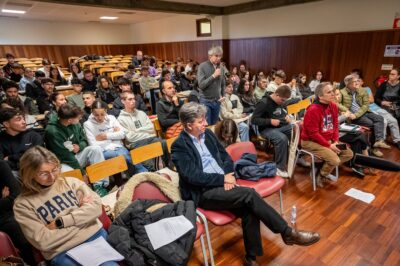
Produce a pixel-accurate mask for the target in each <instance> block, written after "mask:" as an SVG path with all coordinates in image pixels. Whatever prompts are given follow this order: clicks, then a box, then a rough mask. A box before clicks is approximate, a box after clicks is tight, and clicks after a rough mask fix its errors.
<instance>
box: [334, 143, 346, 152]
mask: <svg viewBox="0 0 400 266" xmlns="http://www.w3.org/2000/svg"><path fill="white" fill-rule="evenodd" d="M336 148H338V149H339V150H341V151H344V150H346V149H347V145H346V144H345V143H340V144H336Z"/></svg>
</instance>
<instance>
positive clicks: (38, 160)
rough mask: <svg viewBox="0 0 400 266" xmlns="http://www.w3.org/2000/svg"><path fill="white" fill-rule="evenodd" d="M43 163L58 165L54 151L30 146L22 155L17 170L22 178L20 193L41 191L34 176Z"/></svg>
mask: <svg viewBox="0 0 400 266" xmlns="http://www.w3.org/2000/svg"><path fill="white" fill-rule="evenodd" d="M44 163H50V164H54V165H55V166H57V167H60V161H59V160H58V158H57V157H56V156H55V155H54V153H52V152H51V151H49V150H47V149H45V148H43V147H41V146H35V147H32V148H30V149H29V150H27V151H26V152H25V153H24V155H22V157H21V160H20V170H19V171H20V175H21V179H22V189H21V190H22V191H21V194H23V195H26V194H35V193H39V192H40V191H41V186H40V185H39V184H38V183H37V182H36V181H35V176H36V175H37V174H38V171H39V169H40V167H41V166H42V164H44Z"/></svg>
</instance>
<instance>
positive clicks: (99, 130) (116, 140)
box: [83, 100, 148, 176]
mask: <svg viewBox="0 0 400 266" xmlns="http://www.w3.org/2000/svg"><path fill="white" fill-rule="evenodd" d="M107 109H108V106H107V104H106V103H105V102H103V101H101V100H96V101H94V102H93V105H92V114H91V115H90V116H89V118H88V120H87V121H86V122H85V123H84V124H83V127H84V128H85V132H86V138H87V140H88V142H89V145H90V146H92V145H96V146H100V147H101V148H102V150H103V154H104V158H105V159H110V158H114V157H117V156H120V155H123V156H124V157H125V160H126V163H127V164H128V175H129V176H132V175H134V174H135V173H141V172H148V170H147V169H146V168H145V167H144V166H143V165H142V164H137V165H133V164H132V159H131V155H130V154H129V151H128V150H127V149H126V148H125V147H124V146H123V144H122V140H123V139H124V138H125V132H124V129H123V127H122V126H121V125H120V124H119V122H118V120H117V119H116V118H115V117H114V116H113V115H108V114H107Z"/></svg>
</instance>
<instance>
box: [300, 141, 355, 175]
mask: <svg viewBox="0 0 400 266" xmlns="http://www.w3.org/2000/svg"><path fill="white" fill-rule="evenodd" d="M301 147H302V148H303V149H304V150H306V151H309V152H311V153H313V154H315V155H316V156H318V157H319V158H321V159H322V160H324V165H323V166H322V168H321V171H320V174H321V175H322V176H327V175H328V174H330V173H331V172H332V170H333V169H334V168H335V167H336V166H338V165H340V164H342V163H345V162H347V161H350V160H351V159H352V158H353V152H352V151H351V150H350V149H349V148H347V149H346V150H343V151H341V152H340V153H339V154H336V153H335V152H334V151H332V150H331V149H330V148H327V147H324V146H322V145H319V144H318V143H315V142H313V141H305V140H302V141H301Z"/></svg>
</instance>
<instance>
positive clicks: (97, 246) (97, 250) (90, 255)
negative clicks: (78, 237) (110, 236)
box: [67, 237, 124, 266]
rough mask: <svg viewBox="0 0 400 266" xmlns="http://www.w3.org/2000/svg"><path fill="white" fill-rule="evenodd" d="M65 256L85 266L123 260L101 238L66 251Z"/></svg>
mask: <svg viewBox="0 0 400 266" xmlns="http://www.w3.org/2000/svg"><path fill="white" fill-rule="evenodd" d="M67 255H68V256H70V257H71V258H73V259H74V260H75V261H77V262H78V263H80V264H81V265H85V266H98V265H100V264H102V263H104V262H106V261H120V260H123V259H124V257H123V256H122V255H121V254H119V253H118V251H116V250H115V249H114V248H113V247H112V246H110V244H108V243H107V241H106V240H105V239H104V238H103V237H98V238H96V239H95V240H93V241H90V242H87V243H83V244H81V245H79V246H77V247H74V248H73V249H70V250H69V251H67Z"/></svg>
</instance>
